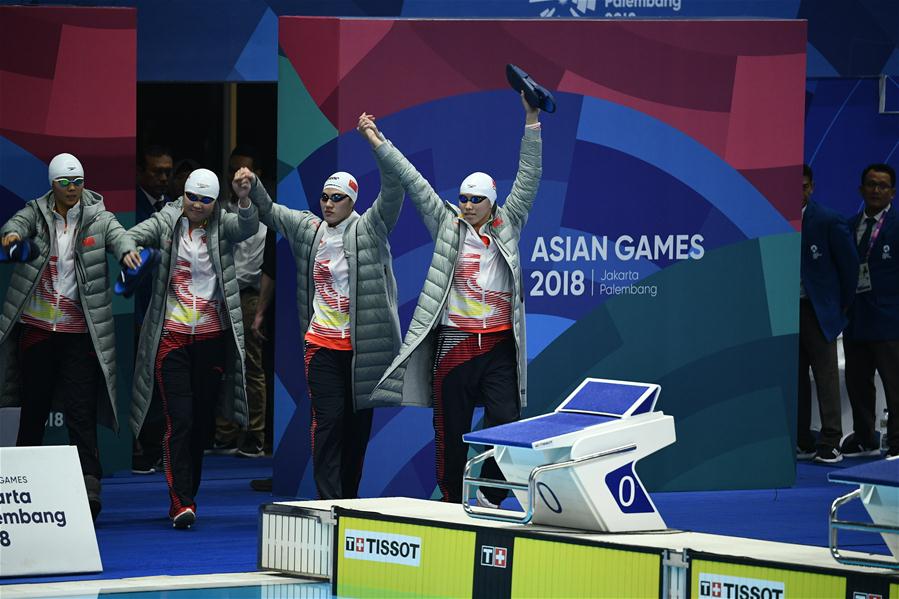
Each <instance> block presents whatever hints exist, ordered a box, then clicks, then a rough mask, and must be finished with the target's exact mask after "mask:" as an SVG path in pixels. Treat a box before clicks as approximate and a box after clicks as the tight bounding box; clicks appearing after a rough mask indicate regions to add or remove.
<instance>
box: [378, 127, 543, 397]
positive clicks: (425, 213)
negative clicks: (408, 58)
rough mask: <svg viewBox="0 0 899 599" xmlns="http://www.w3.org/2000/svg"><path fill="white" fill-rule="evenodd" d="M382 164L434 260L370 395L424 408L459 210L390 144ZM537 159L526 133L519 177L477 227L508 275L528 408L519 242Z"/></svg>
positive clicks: (535, 143) (538, 149)
mask: <svg viewBox="0 0 899 599" xmlns="http://www.w3.org/2000/svg"><path fill="white" fill-rule="evenodd" d="M385 160H386V161H387V163H388V168H390V169H392V170H394V171H395V172H397V173H398V174H399V177H400V181H401V182H402V184H403V187H404V188H405V189H406V191H407V192H408V194H409V198H410V199H411V200H412V202H413V203H414V204H415V207H416V209H418V213H419V215H421V218H422V220H423V221H424V223H425V226H426V227H427V229H428V232H429V233H430V234H431V238H432V239H434V256H433V257H432V258H431V266H430V267H429V268H428V275H427V278H426V279H425V283H424V286H423V287H422V290H421V295H420V296H419V298H418V305H417V306H416V307H415V312H414V313H413V314H412V322H411V323H410V325H409V330H408V331H407V332H406V337H405V339H404V340H403V346H402V347H401V348H400V352H399V355H398V356H397V357H396V358H395V359H394V360H393V363H392V364H391V365H390V367H389V368H388V369H387V371H386V372H385V373H384V376H383V377H381V380H380V381H379V382H378V386H377V388H376V389H375V391H374V392H373V393H372V397H373V399H374V401H375V402H377V403H380V404H383V405H392V406H397V405H403V406H425V407H427V406H430V405H431V401H432V395H431V393H432V391H431V386H432V379H433V370H432V369H433V362H434V349H435V344H436V337H437V335H436V333H435V329H436V327H437V325H438V324H439V323H440V320H441V318H442V316H443V311H444V309H445V307H446V302H447V298H448V297H449V290H450V285H451V284H452V280H453V270H454V269H455V266H456V259H457V257H458V255H459V250H460V247H461V244H462V241H463V237H462V231H463V230H464V223H463V222H462V220H461V219H460V218H459V208H458V207H457V206H455V205H454V204H451V203H449V202H444V201H443V200H441V199H440V197H439V196H438V195H437V193H436V192H435V191H434V189H433V188H432V187H431V185H430V184H429V183H428V182H427V180H426V179H425V178H424V177H422V175H421V173H419V172H418V171H417V170H416V169H415V167H414V166H412V164H411V163H410V162H409V161H408V160H406V158H405V157H404V156H403V155H402V154H401V153H400V152H399V151H398V150H396V148H393V147H392V146H391V152H390V153H389V154H388V155H387V156H386V157H385ZM541 160H542V143H541V139H540V132H539V131H534V130H530V129H525V134H524V138H523V139H522V140H521V153H520V155H519V160H518V174H517V175H516V176H515V182H514V183H513V184H512V191H511V192H510V193H509V196H508V197H507V198H506V201H505V203H504V204H503V205H502V206H499V207H497V208H496V211H495V213H494V216H493V219H492V220H491V221H489V222H488V223H487V224H485V225H483V226H482V227H481V231H484V232H489V233H490V235H491V236H492V237H493V238H494V239H495V240H496V244H497V247H498V248H499V250H500V253H501V254H502V256H503V259H504V260H505V262H506V265H507V266H508V267H509V270H510V271H511V273H512V285H513V287H514V288H513V290H512V303H513V306H512V331H513V333H514V336H515V348H516V351H517V354H518V390H519V397H520V400H521V407H524V406H526V405H527V352H526V351H525V326H524V289H523V284H522V280H521V279H522V275H521V261H520V258H519V252H518V240H519V238H520V237H521V230H522V229H523V228H524V225H525V223H526V221H527V217H528V212H529V211H530V209H531V206H532V205H533V203H534V198H535V197H536V195H537V188H538V187H539V185H540V177H541V175H542V166H541Z"/></svg>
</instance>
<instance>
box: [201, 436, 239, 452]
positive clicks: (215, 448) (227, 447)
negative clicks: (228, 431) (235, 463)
mask: <svg viewBox="0 0 899 599" xmlns="http://www.w3.org/2000/svg"><path fill="white" fill-rule="evenodd" d="M203 453H205V454H207V455H208V454H212V455H234V454H235V453H237V439H232V440H230V441H219V440H218V439H216V440H215V441H213V442H212V447H210V448H209V449H207V450H206V451H204V452H203Z"/></svg>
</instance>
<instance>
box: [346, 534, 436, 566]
mask: <svg viewBox="0 0 899 599" xmlns="http://www.w3.org/2000/svg"><path fill="white" fill-rule="evenodd" d="M343 556H344V557H345V558H349V559H359V560H365V561H370V562H383V563H387V564H400V565H403V566H418V565H419V564H420V563H421V539H420V538H419V537H409V536H406V535H395V534H389V533H383V532H372V531H368V530H350V529H347V530H346V533H345V537H344V543H343Z"/></svg>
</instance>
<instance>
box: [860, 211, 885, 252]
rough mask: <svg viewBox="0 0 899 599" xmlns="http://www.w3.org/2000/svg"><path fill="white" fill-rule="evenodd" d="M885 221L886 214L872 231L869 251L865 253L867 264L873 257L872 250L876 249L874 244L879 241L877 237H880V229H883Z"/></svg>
mask: <svg viewBox="0 0 899 599" xmlns="http://www.w3.org/2000/svg"><path fill="white" fill-rule="evenodd" d="M885 220H886V214H883V215H881V217H880V220H878V221H877V223H876V224H875V225H874V228H873V229H872V230H871V237H870V239H868V250H867V251H866V252H865V262H867V261H868V258H870V257H871V250H872V249H874V242H875V241H877V236H878V235H880V229H882V228H883V221H885Z"/></svg>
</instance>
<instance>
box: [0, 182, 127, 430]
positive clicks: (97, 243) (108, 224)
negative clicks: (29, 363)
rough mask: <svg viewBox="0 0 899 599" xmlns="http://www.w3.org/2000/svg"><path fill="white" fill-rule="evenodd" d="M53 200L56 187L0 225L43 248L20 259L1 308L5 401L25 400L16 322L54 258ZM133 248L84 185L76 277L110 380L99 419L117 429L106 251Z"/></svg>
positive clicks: (0, 380) (100, 398)
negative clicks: (20, 387)
mask: <svg viewBox="0 0 899 599" xmlns="http://www.w3.org/2000/svg"><path fill="white" fill-rule="evenodd" d="M53 206H54V201H53V192H52V191H50V192H47V193H46V194H45V195H43V196H42V197H40V198H38V199H36V200H31V201H30V202H28V203H27V204H25V207H24V208H22V209H21V210H19V211H18V212H16V213H15V214H14V215H13V217H12V218H10V219H9V221H8V222H7V223H6V224H5V225H4V226H3V228H2V230H0V237H4V236H6V235H8V234H9V233H16V234H18V235H19V237H21V238H22V239H27V238H31V239H32V241H34V243H35V246H36V249H37V251H38V257H37V258H35V259H34V260H33V261H31V262H20V263H18V264H16V265H15V266H14V267H12V268H13V272H12V278H11V279H10V282H9V289H7V291H6V300H5V301H4V302H3V312H2V314H0V387H2V389H3V391H2V399H0V405H3V406H9V405H20V402H21V399H20V398H19V394H18V366H17V364H16V351H15V349H16V340H17V338H18V327H17V326H16V325H17V324H18V322H19V317H20V316H21V315H22V311H23V310H24V309H25V304H26V302H27V300H28V298H30V297H31V294H32V293H34V289H35V287H37V284H38V281H39V280H40V278H41V273H42V272H43V270H44V269H45V268H46V267H47V264H48V262H49V261H50V247H51V241H52V240H51V237H50V236H51V235H54V234H55V232H54V231H55V229H54V226H55V225H54V223H53V215H52V212H53ZM133 249H135V246H134V243H133V242H132V241H131V239H129V238H128V236H127V235H126V233H125V229H124V228H123V227H122V225H120V224H119V221H118V220H116V217H115V215H114V214H113V213H112V212H108V211H107V210H106V207H105V206H104V204H103V197H102V196H100V194H98V193H96V192H93V191H90V190H88V189H85V190H84V191H83V192H82V195H81V223H80V224H79V228H78V236H77V240H76V245H75V280H76V282H77V285H78V295H79V297H80V299H81V307H82V309H83V310H84V316H85V320H86V321H87V328H88V332H89V333H90V336H91V340H92V341H93V342H94V350H95V351H96V352H97V357H98V359H99V362H100V369H101V370H102V371H103V377H104V379H105V383H106V385H98V386H97V409H98V411H97V421H98V422H99V423H100V424H102V425H103V426H106V427H109V428H112V429H113V430H116V431H117V430H118V419H117V416H116V406H115V396H116V395H115V387H116V381H115V375H116V370H115V368H116V366H115V364H116V352H115V321H114V320H113V316H112V288H111V287H110V285H109V278H108V274H109V273H108V266H107V261H106V253H107V252H109V253H110V254H112V255H113V256H114V257H115V259H116V260H121V258H122V256H124V255H125V254H127V253H128V252H130V251H131V250H133ZM48 376H53V373H48Z"/></svg>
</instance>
